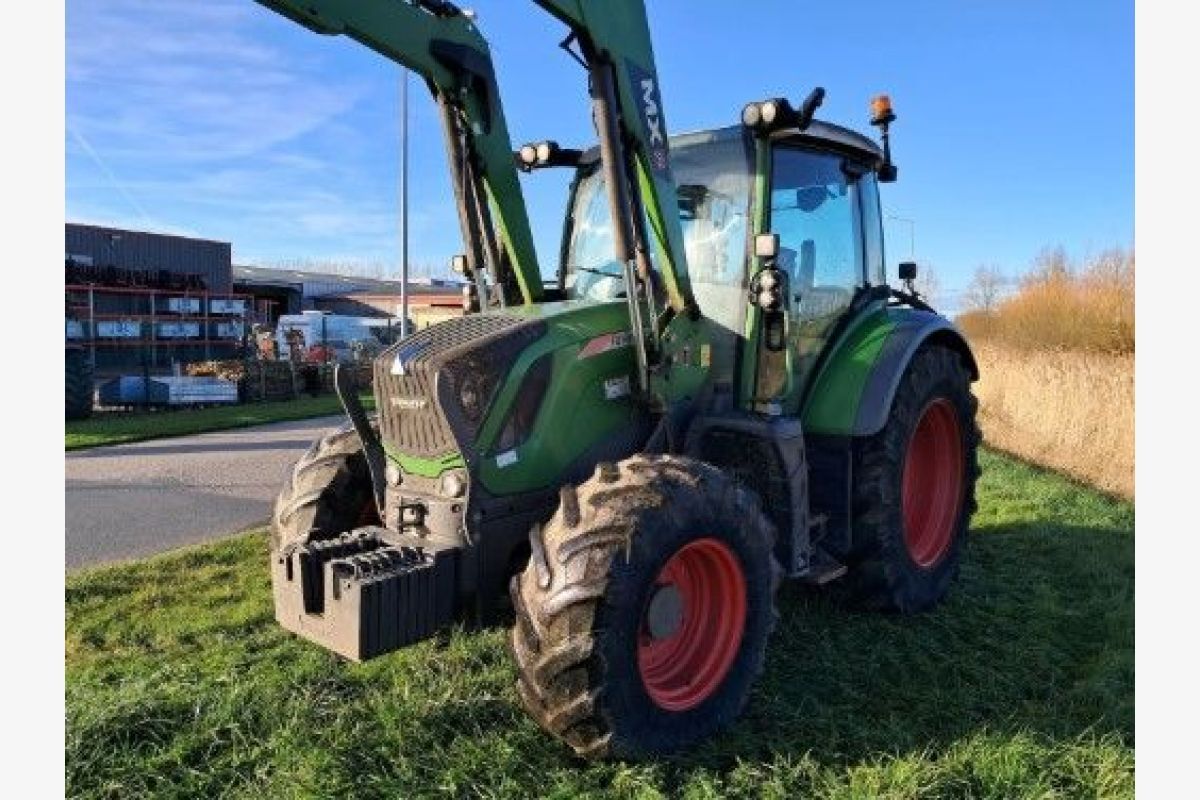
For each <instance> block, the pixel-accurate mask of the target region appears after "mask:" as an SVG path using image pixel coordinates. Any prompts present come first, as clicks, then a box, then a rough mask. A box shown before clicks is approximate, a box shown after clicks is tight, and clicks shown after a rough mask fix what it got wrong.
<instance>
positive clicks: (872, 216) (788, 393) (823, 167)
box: [755, 144, 882, 414]
mask: <svg viewBox="0 0 1200 800" xmlns="http://www.w3.org/2000/svg"><path fill="white" fill-rule="evenodd" d="M772 149H773V152H772V154H771V156H772V157H771V166H770V182H769V188H768V190H767V193H766V197H765V198H763V199H764V201H765V202H764V204H763V205H764V208H763V211H764V219H763V224H764V227H765V230H768V231H770V232H772V233H775V234H778V235H779V256H778V257H777V259H776V265H777V266H778V267H779V268H780V269H781V270H783V271H784V273H786V275H787V277H788V281H787V286H788V292H787V298H786V313H787V348H786V350H785V351H782V352H777V353H774V354H769V353H767V352H766V349H765V348H764V347H760V348H759V353H760V357H759V359H758V380H757V387H756V392H755V394H756V405H757V406H758V407H759V410H765V411H768V412H769V413H785V414H798V413H799V408H800V398H801V396H802V394H803V392H804V388H805V386H806V385H807V383H808V380H809V379H810V377H811V375H812V371H813V367H814V365H815V364H816V361H817V358H818V357H819V355H820V354H821V351H822V350H823V349H824V347H825V345H826V343H827V341H828V339H829V337H830V335H831V333H833V331H834V328H835V326H836V325H837V323H838V321H839V320H840V319H841V318H842V317H843V316H844V314H845V312H846V310H847V309H848V308H849V306H850V304H851V302H852V300H853V299H854V296H855V293H856V292H857V291H858V290H859V289H860V288H861V287H863V286H865V285H867V284H868V283H869V280H870V279H869V278H868V274H869V273H870V274H874V273H875V272H876V270H875V269H871V270H868V268H867V262H868V260H871V261H874V260H876V259H878V260H879V261H880V262H881V263H880V266H882V249H881V248H882V241H881V239H880V235H879V230H878V220H879V213H878V196H877V194H876V193H875V192H874V191H873V189H874V175H873V174H872V173H871V172H870V171H868V170H866V169H863V168H860V167H857V166H856V165H855V163H854V162H852V161H848V160H847V158H846V157H845V156H843V155H841V154H839V153H833V152H829V151H822V150H817V149H809V148H803V147H799V146H794V145H790V144H787V145H785V144H776V145H775V146H774V147H773V148H772ZM864 183H869V184H870V185H869V186H866V187H864V186H863V184H864ZM872 202H873V203H874V207H873V210H869V211H868V213H867V214H866V218H867V219H868V224H867V225H866V226H864V205H870V203H872ZM872 221H873V225H874V230H873V231H872V229H871V225H872ZM864 233H865V234H866V235H864ZM868 239H869V240H870V241H869V242H868V241H867V240H868Z"/></svg>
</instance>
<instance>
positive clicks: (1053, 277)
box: [1024, 244, 1075, 284]
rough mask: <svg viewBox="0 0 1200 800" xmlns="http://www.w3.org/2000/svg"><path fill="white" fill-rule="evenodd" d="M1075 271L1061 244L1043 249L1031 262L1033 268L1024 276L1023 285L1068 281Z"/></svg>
mask: <svg viewBox="0 0 1200 800" xmlns="http://www.w3.org/2000/svg"><path fill="white" fill-rule="evenodd" d="M1074 272H1075V270H1074V269H1073V268H1072V266H1071V260H1070V258H1068V257H1067V251H1066V248H1064V247H1063V246H1062V245H1061V244H1060V245H1056V246H1054V247H1046V248H1043V249H1042V251H1041V252H1040V253H1038V254H1037V257H1036V258H1034V260H1033V268H1032V269H1031V270H1030V271H1029V274H1027V275H1026V276H1025V281H1024V282H1025V283H1027V284H1030V283H1054V282H1059V281H1065V280H1067V279H1069V278H1070V277H1071V276H1072V275H1073V274H1074Z"/></svg>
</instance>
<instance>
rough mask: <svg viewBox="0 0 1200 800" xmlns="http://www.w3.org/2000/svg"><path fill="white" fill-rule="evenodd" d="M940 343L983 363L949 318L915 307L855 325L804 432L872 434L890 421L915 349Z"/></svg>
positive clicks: (813, 398)
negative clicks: (894, 399)
mask: <svg viewBox="0 0 1200 800" xmlns="http://www.w3.org/2000/svg"><path fill="white" fill-rule="evenodd" d="M925 343H932V344H938V345H941V346H943V347H947V348H949V349H951V350H954V351H955V352H958V353H960V354H961V355H962V357H963V360H964V361H965V362H966V365H967V368H968V369H969V370H970V373H971V380H977V379H978V378H979V367H978V365H977V364H976V361H975V356H974V354H973V353H972V352H971V348H970V345H968V344H967V340H966V338H965V337H964V336H963V335H962V333H961V332H960V331H959V330H958V329H957V328H956V327H955V326H954V325H953V323H951V322H950V321H949V320H948V319H946V318H945V317H943V316H940V315H938V314H932V313H930V312H928V311H918V310H916V309H911V308H896V307H892V308H886V309H878V310H876V311H874V312H873V313H871V314H869V315H867V317H866V318H864V319H863V320H862V322H860V323H859V324H858V325H856V326H854V327H853V328H852V329H851V330H850V331H849V332H848V334H847V335H846V337H845V338H843V339H842V340H841V341H840V342H838V343H836V344H835V347H836V350H835V351H834V352H833V353H831V354H830V357H829V359H828V360H827V361H826V362H825V364H824V366H823V367H822V368H821V370H820V372H819V373H818V374H817V376H816V379H815V381H814V383H813V387H812V390H811V391H810V392H809V394H808V397H807V398H806V402H805V405H804V409H803V412H802V419H803V423H804V429H805V432H806V433H815V434H832V435H841V436H846V435H849V436H872V435H874V434H876V433H878V432H879V431H880V430H882V429H883V426H884V425H885V424H886V423H887V418H888V413H889V412H890V410H891V407H892V400H893V398H895V396H896V389H897V388H898V387H899V385H900V379H901V378H902V377H903V376H904V371H905V370H906V369H907V367H908V363H909V361H911V360H912V357H913V354H914V353H916V351H917V348H919V347H920V346H921V345H923V344H925Z"/></svg>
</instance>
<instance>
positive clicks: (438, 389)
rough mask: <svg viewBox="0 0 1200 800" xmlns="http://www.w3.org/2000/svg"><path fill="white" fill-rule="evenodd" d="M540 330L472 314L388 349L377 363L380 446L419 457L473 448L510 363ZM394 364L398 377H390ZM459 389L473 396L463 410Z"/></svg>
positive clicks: (516, 320)
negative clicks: (400, 369) (399, 369)
mask: <svg viewBox="0 0 1200 800" xmlns="http://www.w3.org/2000/svg"><path fill="white" fill-rule="evenodd" d="M544 329H545V326H544V324H543V323H541V322H538V321H534V322H528V321H526V320H525V319H524V318H523V317H518V316H513V315H509V314H475V315H471V316H467V317H460V318H457V319H451V320H446V321H445V322H442V323H439V324H437V325H434V326H433V327H430V328H426V329H425V330H423V331H420V332H419V333H416V334H413V335H412V336H410V337H409V338H408V339H405V340H404V341H403V342H399V343H397V344H395V345H393V346H392V347H390V348H388V349H387V350H385V351H384V352H383V353H382V354H381V355H380V356H379V357H378V358H377V359H376V360H375V386H376V393H377V397H378V399H379V402H380V406H381V407H380V408H379V421H380V434H381V436H382V438H383V441H385V442H387V443H388V444H390V445H392V446H393V447H395V448H396V449H397V450H399V451H400V452H402V453H405V454H408V455H413V456H418V457H423V458H432V457H436V456H441V455H444V454H446V453H449V452H452V451H454V450H456V449H458V448H459V447H460V446H468V445H469V444H471V443H473V441H474V438H475V434H476V433H477V432H478V429H479V425H480V423H481V422H482V421H483V416H484V413H485V412H486V410H487V407H488V405H489V404H490V402H491V399H492V395H493V394H494V393H495V391H496V389H497V387H498V386H499V384H500V382H501V380H502V379H503V377H504V375H505V373H506V372H507V370H508V368H509V367H510V366H511V364H512V360H513V359H515V358H516V355H517V354H518V353H519V352H520V351H521V350H522V349H523V348H524V347H525V346H526V345H527V344H528V343H530V342H532V341H533V340H534V339H536V338H538V337H539V336H541V334H542V331H544ZM397 360H399V363H400V364H401V365H402V367H403V371H404V374H403V375H395V374H393V367H394V366H395V365H396V363H397ZM460 388H466V389H469V390H470V391H468V392H465V394H466V395H467V396H468V398H472V399H470V400H469V404H468V407H466V408H460V402H459V399H458V398H459V396H460V392H459V389H460ZM455 434H457V438H456V435H455Z"/></svg>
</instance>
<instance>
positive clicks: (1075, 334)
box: [958, 250, 1134, 354]
mask: <svg viewBox="0 0 1200 800" xmlns="http://www.w3.org/2000/svg"><path fill="white" fill-rule="evenodd" d="M1133 306H1134V256H1133V253H1131V252H1125V251H1122V250H1110V251H1108V252H1106V253H1102V254H1100V256H1098V257H1097V258H1095V259H1094V260H1093V261H1092V262H1091V263H1090V264H1089V265H1088V266H1087V267H1086V268H1085V269H1084V270H1082V271H1079V272H1075V271H1073V270H1072V269H1071V268H1070V266H1069V265H1068V264H1067V263H1066V261H1065V259H1064V258H1063V257H1062V256H1061V255H1059V256H1057V257H1054V256H1053V255H1052V256H1051V257H1050V259H1049V260H1048V261H1047V262H1046V263H1044V264H1043V265H1042V266H1041V267H1040V268H1038V269H1035V270H1034V272H1032V273H1031V274H1030V275H1028V276H1026V278H1025V279H1024V280H1023V281H1022V282H1021V287H1020V291H1018V292H1017V293H1016V294H1014V295H1013V296H1011V297H1009V298H1007V299H1004V300H1000V301H999V302H998V303H996V305H995V307H994V308H988V309H976V310H972V311H968V312H967V313H965V314H963V315H961V316H960V317H959V318H958V323H959V325H960V326H961V327H962V329H963V330H964V331H966V333H967V335H968V336H969V337H971V338H972V339H979V340H989V341H995V342H1002V343H1004V344H1007V345H1010V346H1012V347H1016V348H1020V349H1034V350H1041V349H1051V350H1057V349H1069V350H1082V351H1087V352H1097V353H1113V354H1127V353H1133V352H1134V313H1133Z"/></svg>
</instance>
